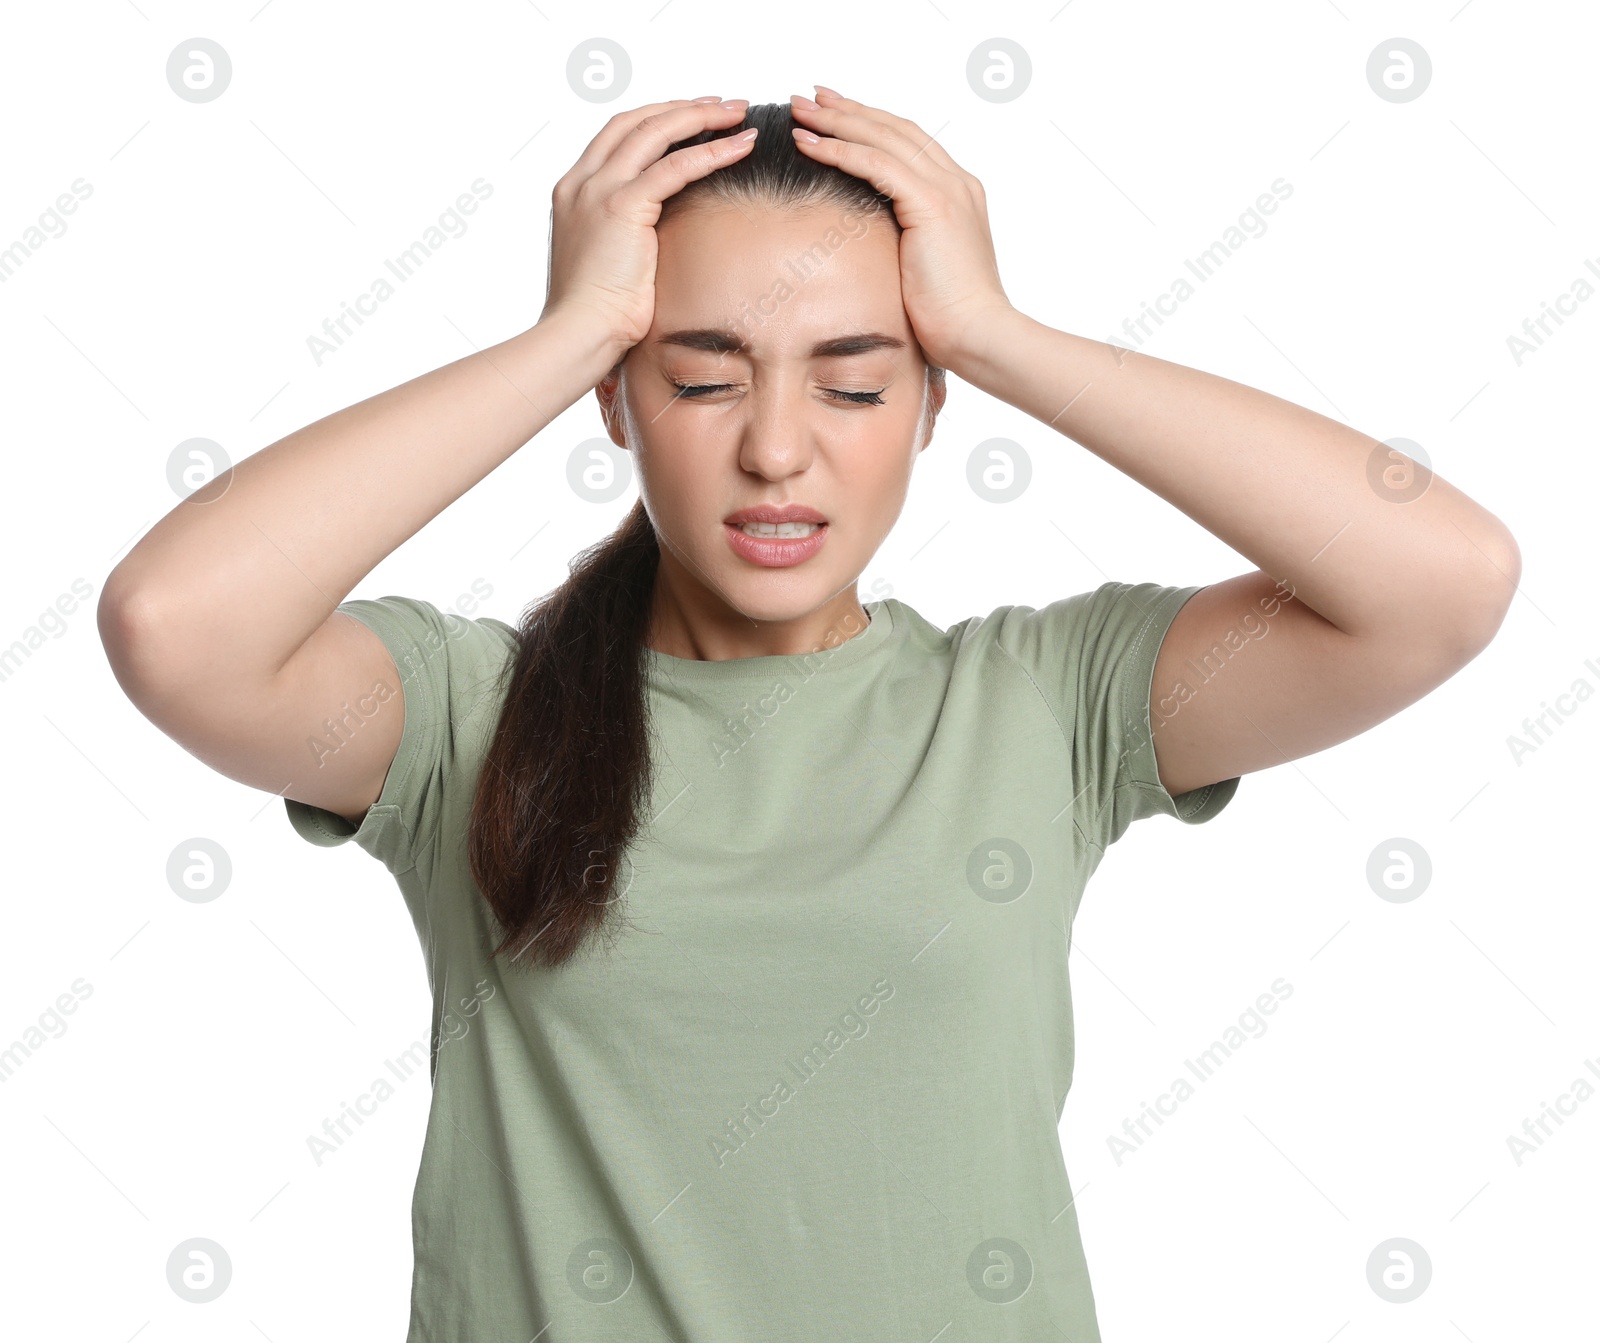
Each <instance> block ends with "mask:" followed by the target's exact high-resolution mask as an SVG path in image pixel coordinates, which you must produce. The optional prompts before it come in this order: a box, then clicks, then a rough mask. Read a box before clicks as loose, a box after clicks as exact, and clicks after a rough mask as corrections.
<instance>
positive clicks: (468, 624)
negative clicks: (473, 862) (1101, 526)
mask: <svg viewBox="0 0 1600 1343" xmlns="http://www.w3.org/2000/svg"><path fill="white" fill-rule="evenodd" d="M1199 590H1200V588H1199V587H1198V586H1194V587H1183V588H1174V587H1163V586H1159V585H1157V584H1153V583H1140V584H1124V583H1107V584H1104V585H1103V586H1101V587H1100V588H1098V589H1096V590H1095V591H1093V592H1089V593H1082V594H1079V595H1077V596H1073V597H1068V598H1065V599H1063V600H1060V601H1056V602H1052V603H1050V604H1048V605H1046V606H1044V607H1042V608H1040V609H1037V610H1035V609H1033V608H1030V607H1026V606H1008V607H1001V608H999V609H997V610H995V611H994V612H993V613H991V614H990V615H987V616H974V617H972V618H970V619H967V620H965V621H962V622H960V623H959V624H956V625H954V626H952V627H950V628H949V629H947V630H940V629H938V628H936V627H935V626H933V625H931V624H930V623H929V622H928V621H926V620H925V619H923V617H922V616H920V615H919V614H918V613H917V612H916V611H915V610H913V609H912V608H911V607H909V606H907V605H906V604H905V603H904V602H901V601H898V600H896V599H894V598H886V599H884V600H881V601H873V602H868V603H866V609H867V611H868V613H869V615H870V617H871V620H870V623H869V624H868V625H867V627H866V628H865V630H864V631H862V632H860V633H856V634H854V635H853V637H852V634H851V631H848V630H846V631H843V632H841V636H840V640H841V641H840V642H839V643H838V644H837V646H836V647H832V648H828V649H823V650H821V651H820V652H818V653H816V654H813V655H809V656H808V657H806V658H800V657H794V658H790V657H757V658H742V659H735V660H731V661H721V662H700V661H694V660H690V659H684V658H676V657H671V656H668V655H665V654H661V653H658V652H656V651H655V650H650V651H649V652H648V654H647V658H648V661H649V678H650V702H651V714H652V724H653V730H654V733H655V736H656V742H655V746H654V748H653V749H654V751H655V755H654V759H655V761H656V764H655V773H654V783H653V790H654V791H653V799H652V801H651V804H650V805H649V807H648V808H647V810H646V812H645V815H646V816H647V817H649V818H652V819H651V821H650V824H649V825H648V828H647V829H646V830H645V831H643V832H642V833H641V835H640V837H639V838H638V839H636V840H635V842H634V844H633V845H631V846H630V847H629V850H628V853H627V857H628V860H629V861H628V862H627V863H626V864H625V866H626V868H627V871H626V872H625V873H624V875H623V877H622V878H621V880H622V881H623V883H624V885H625V888H626V894H625V896H624V898H623V901H622V909H621V910H620V911H614V912H613V913H614V914H615V913H617V912H620V913H622V914H623V915H624V916H625V922H624V923H623V924H621V925H619V926H620V927H621V929H622V931H621V935H620V937H619V938H618V939H617V940H616V941H615V943H614V945H609V946H608V945H606V943H605V942H604V941H603V940H602V941H600V942H591V943H590V944H589V946H588V950H587V951H586V952H583V953H580V956H579V958H578V959H577V960H575V961H572V962H569V963H568V964H567V965H566V966H563V967H561V968H560V969H557V970H553V971H552V970H543V969H540V970H528V969H525V968H520V967H518V966H515V965H506V966H501V965H500V964H499V963H498V962H491V961H490V960H489V959H488V957H487V955H486V953H487V951H488V949H489V948H490V947H492V946H493V945H494V944H495V943H496V942H497V941H498V940H499V933H498V930H497V929H496V927H495V926H494V924H493V920H492V915H491V914H490V912H489V910H488V907H487V905H486V904H485V903H484V901H483V898H482V896H481V894H480V893H479V892H478V890H477V889H476V887H475V885H474V884H473V882H472V880H471V877H470V875H469V872H468V868H467V862H466V851H465V837H466V832H467V821H468V815H469V811H470V808H471V803H472V795H473V787H474V785H475V783H476V780H477V774H478V772H479V770H480V769H481V768H482V761H483V758H484V755H485V752H486V750H487V747H488V743H489V740H490V737H491V735H492V733H493V731H494V728H495V725H496V722H497V720H498V716H499V708H500V703H501V696H502V694H503V683H502V682H501V681H500V680H499V673H500V671H501V669H502V667H503V666H504V665H505V663H506V660H507V658H508V657H509V656H510V655H511V653H512V651H513V649H514V637H515V636H514V631H513V630H512V628H511V627H510V626H509V625H507V624H505V623H504V622H502V621H499V620H494V619H491V618H487V617H484V618H479V619H466V618H464V617H461V616H455V615H449V616H447V615H445V614H444V613H442V612H441V611H440V610H439V609H438V608H437V607H435V606H433V605H431V604H430V603H428V602H425V601H419V600H416V599H413V598H407V597H384V598H381V599H379V600H376V601H366V600H353V601H347V602H345V603H344V604H343V605H342V606H341V607H340V608H339V609H340V610H341V611H345V612H348V613H349V614H350V615H352V616H354V617H356V618H357V619H358V620H361V621H362V622H363V623H365V624H367V625H368V626H370V627H371V628H372V629H373V630H375V631H376V632H377V633H378V635H379V636H380V637H381V638H382V639H383V640H384V642H385V644H386V645H387V646H388V648H389V650H390V652H391V653H392V654H393V656H394V659H395V663H396V666H397V667H398V668H399V670H400V673H401V677H402V681H403V686H404V691H403V694H404V705H405V729H404V733H403V736H402V739H401V742H400V746H399V749H398V751H397V753H396V755H395V760H394V764H393V765H392V767H391V768H390V770H389V774H388V777H387V779H386V780H385V782H384V785H383V792H382V795H381V796H380V797H379V799H378V801H377V803H376V804H375V805H374V806H373V807H372V809H371V810H370V811H369V812H368V813H367V815H366V817H365V818H364V820H363V822H362V824H361V825H360V827H359V828H352V827H351V826H350V825H349V824H348V823H347V822H346V821H344V820H343V819H342V818H340V817H338V816H336V815H334V814H333V813H331V812H328V811H324V810H321V809H319V808H315V807H310V806H306V805H304V804H302V803H299V802H295V801H292V800H288V799H286V801H287V806H288V812H289V819H290V821H291V822H292V823H293V825H294V828H295V829H296V830H297V831H298V832H299V834H301V835H302V836H304V837H305V838H306V839H307V840H309V841H311V842H312V843H314V844H320V845H334V844H341V843H344V842H345V841H347V840H350V839H354V840H355V842H356V843H357V844H359V845H360V846H361V847H362V848H364V849H366V850H367V851H368V852H369V853H371V854H373V855H374V856H375V857H377V858H379V859H380V860H381V861H382V862H383V863H384V865H385V866H386V867H387V868H388V869H389V871H390V872H391V873H392V874H393V875H394V877H395V879H396V880H397V882H398V884H399V887H400V890H401V893H402V894H403V896H404V898H405V900H406V903H407V905H408V907H409V909H410V912H411V915H412V918H413V921H414V922H415V925H416V928H417V933H418V936H419V937H420V939H421V941H422V946H423V951H424V956H425V959H426V962H427V966H428V971H429V981H430V984H431V987H432V991H433V999H434V1017H433V1029H432V1032H431V1038H432V1046H431V1055H432V1057H431V1059H430V1071H431V1073H432V1078H433V1098H432V1108H431V1111H430V1114H429V1119H428V1126H427V1132H426V1136H425V1139H424V1143H423V1150H422V1161H421V1168H420V1171H419V1174H418V1178H417V1183H416V1189H415V1195H414V1202H413V1210H412V1231H413V1238H414V1246H415V1254H416V1260H415V1271H414V1276H413V1281H412V1303H411V1325H410V1330H409V1333H408V1334H407V1343H527V1340H530V1339H533V1338H535V1337H536V1336H537V1338H538V1339H539V1343H613V1341H615V1343H645V1340H655V1339H681V1340H685V1343H800V1341H801V1340H804V1341H805V1343H824V1341H825V1343H837V1340H841V1339H875V1340H882V1341H883V1343H926V1340H928V1339H932V1338H935V1337H937V1338H938V1339H939V1340H940V1343H958V1340H960V1341H961V1343H1006V1341H1007V1340H1016V1341H1017V1343H1043V1340H1046V1339H1073V1340H1075V1341H1076V1343H1096V1340H1098V1339H1099V1336H1100V1335H1099V1330H1098V1328H1097V1326H1096V1323H1095V1310H1094V1297H1093V1293H1092V1291H1091V1288H1090V1281H1089V1274H1088V1267H1087V1264H1086V1263H1085V1259H1084V1253H1083V1247H1082V1244H1081V1242H1080V1239H1079V1233H1078V1221H1077V1216H1076V1213H1075V1211H1074V1209H1073V1205H1072V1189H1071V1185H1070V1183H1069V1181H1068V1177H1067V1170H1066V1166H1065V1162H1064V1160H1063V1156H1062V1150H1061V1143H1060V1138H1059V1134H1058V1125H1059V1123H1060V1119H1061V1114H1062V1107H1063V1105H1064V1104H1065V1101H1066V1096H1067V1089H1068V1087H1069V1086H1070V1085H1071V1082H1072V1066H1073V1025H1072V1003H1071V998H1070V992H1069V976H1068V951H1069V949H1070V945H1071V926H1072V919H1073V916H1074V915H1075V913H1076V912H1077V909H1078V905H1079V901H1080V900H1081V898H1082V896H1083V891H1084V884H1085V882H1086V881H1087V880H1088V877H1089V875H1090V873H1091V872H1093V871H1094V869H1095V868H1096V866H1097V865H1098V863H1099V861H1100V859H1101V857H1102V856H1103V854H1104V852H1105V848H1106V846H1107V845H1109V844H1111V843H1113V842H1114V841H1116V840H1117V839H1119V838H1120V837H1121V836H1122V834H1123V833H1124V831H1125V830H1126V829H1127V827H1128V825H1129V824H1130V823H1131V822H1133V821H1135V820H1138V819H1140V818H1142V817H1145V816H1152V815H1155V814H1157V813H1164V814H1165V815H1168V816H1175V817H1177V818H1178V819H1179V820H1180V821H1184V822H1188V823H1191V824H1193V823H1198V822H1201V821H1206V820H1209V819H1211V818H1212V817H1213V816H1215V815H1217V813H1218V812H1220V811H1221V810H1222V809H1223V807H1224V806H1226V805H1227V803H1228V801H1229V800H1230V799H1231V798H1232V797H1233V794H1234V792H1235V791H1236V789H1237V787H1238V782H1239V781H1238V779H1237V778H1234V779H1228V780H1225V781H1223V782H1219V783H1214V784H1209V785H1207V786H1206V787H1203V788H1196V789H1194V790H1192V791H1190V792H1186V793H1183V794H1180V795H1179V796H1177V797H1173V796H1171V795H1169V794H1168V793H1167V792H1166V790H1165V789H1164V788H1162V786H1161V784H1160V782H1159V780H1158V778H1157V775H1156V766H1155V755H1154V750H1153V746H1152V742H1151V732H1150V715H1149V693H1150V687H1151V679H1152V674H1153V671H1154V667H1155V659H1156V652H1157V650H1158V648H1159V647H1160V644H1161V640H1162V638H1163V636H1164V635H1165V633H1166V630H1167V628H1168V626H1169V625H1170V624H1171V621H1172V619H1173V617H1174V616H1175V615H1176V614H1177V612H1178V608H1179V607H1181V606H1182V605H1183V603H1184V602H1185V601H1187V600H1188V599H1189V598H1190V597H1191V596H1193V595H1194V594H1195V593H1196V592H1198V591H1199ZM1180 712H1181V709H1180Z"/></svg>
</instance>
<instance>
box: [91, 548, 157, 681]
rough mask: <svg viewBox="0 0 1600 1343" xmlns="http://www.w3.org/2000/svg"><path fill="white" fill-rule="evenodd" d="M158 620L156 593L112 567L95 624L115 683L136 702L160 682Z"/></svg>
mask: <svg viewBox="0 0 1600 1343" xmlns="http://www.w3.org/2000/svg"><path fill="white" fill-rule="evenodd" d="M159 619H160V617H159V604H158V602H157V600H156V598H155V594H154V593H153V592H152V591H151V590H150V589H149V588H146V587H141V586H138V585H136V584H134V583H132V582H131V581H129V579H128V578H127V576H126V575H125V574H124V573H123V571H121V570H120V569H113V570H112V571H111V573H110V575H109V576H108V577H107V578H106V581H105V586H104V587H103V588H101V590H100V601H99V603H98V605H97V606H96V607H95V626H96V628H97V629H98V630H99V633H100V646H101V647H102V648H103V649H104V650H105V654H106V661H107V662H108V663H110V665H111V671H112V674H113V675H114V676H115V677H116V678H117V684H118V685H120V686H121V687H122V689H123V691H124V692H125V693H126V694H127V695H128V697H129V698H130V699H132V700H134V701H135V703H137V702H138V701H139V699H140V698H141V697H142V696H144V695H147V694H148V693H149V692H150V690H151V689H152V688H153V687H154V686H156V685H158V684H159V683H160V672H161V668H162V665H163V662H164V658H163V656H162V653H161V649H162V647H163V643H162V639H161V636H160V634H159V632H158V630H159Z"/></svg>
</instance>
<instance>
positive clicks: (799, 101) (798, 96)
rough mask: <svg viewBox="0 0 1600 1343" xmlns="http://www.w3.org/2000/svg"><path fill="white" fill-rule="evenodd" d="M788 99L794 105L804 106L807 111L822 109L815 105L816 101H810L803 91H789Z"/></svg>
mask: <svg viewBox="0 0 1600 1343" xmlns="http://www.w3.org/2000/svg"><path fill="white" fill-rule="evenodd" d="M789 101H790V102H791V103H793V104H794V105H795V106H796V107H801V108H804V109H805V110H806V111H807V112H820V111H821V110H822V109H821V108H820V107H818V106H817V104H816V103H814V102H812V101H811V99H809V98H807V97H806V96H805V95H804V94H803V93H791V94H790V95H789Z"/></svg>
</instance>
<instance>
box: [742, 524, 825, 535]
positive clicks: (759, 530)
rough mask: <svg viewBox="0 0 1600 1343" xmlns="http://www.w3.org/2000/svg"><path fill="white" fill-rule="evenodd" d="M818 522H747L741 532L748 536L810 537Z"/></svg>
mask: <svg viewBox="0 0 1600 1343" xmlns="http://www.w3.org/2000/svg"><path fill="white" fill-rule="evenodd" d="M821 525H822V524H821V523H817V522H747V523H745V524H744V525H743V526H742V527H741V528H740V529H739V530H740V531H742V532H744V533H745V534H746V535H748V536H810V535H811V533H812V532H814V531H816V530H817V528H818V527H819V526H821Z"/></svg>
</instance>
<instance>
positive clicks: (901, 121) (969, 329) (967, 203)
mask: <svg viewBox="0 0 1600 1343" xmlns="http://www.w3.org/2000/svg"><path fill="white" fill-rule="evenodd" d="M817 103H818V106H817V107H815V108H809V107H806V106H804V105H803V104H799V103H796V102H794V100H793V99H791V105H790V112H791V114H792V115H793V117H794V119H795V121H796V123H798V125H797V129H796V133H795V137H794V140H795V144H796V145H797V146H799V148H800V149H801V150H802V151H803V152H804V153H806V154H809V155H810V156H811V157H812V158H815V159H817V160H818V161H819V162H822V163H829V164H832V165H833V166H834V167H837V168H841V169H843V170H844V171H845V172H847V173H850V174H852V175H853V176H855V177H860V178H864V179H865V180H866V181H867V182H869V183H871V184H872V186H873V187H875V188H876V189H877V190H879V191H881V192H883V194H884V195H886V196H891V197H893V198H894V212H895V218H896V219H898V220H899V221H900V227H901V228H902V229H903V230H904V232H903V233H902V234H901V235H900V289H901V294H902V296H903V299H904V302H905V307H906V316H907V317H908V318H910V320H911V328H912V330H913V332H914V333H915V334H916V337H917V343H918V344H919V345H921V346H922V349H923V353H924V354H925V355H926V356H927V358H928V362H929V363H930V364H934V365H937V366H938V367H940V368H948V369H951V370H952V371H953V372H955V374H956V375H957V376H958V377H959V376H961V366H962V363H963V361H964V359H965V357H966V355H967V353H968V352H970V351H973V350H975V349H982V348H983V345H982V340H983V332H984V331H985V329H986V328H989V327H990V326H992V325H993V324H995V323H997V322H1003V321H1004V320H1005V319H1006V318H1007V317H1009V316H1011V315H1013V314H1014V313H1015V311H1016V310H1015V309H1014V308H1013V307H1012V305H1011V300H1010V299H1008V298H1007V297H1006V292H1005V290H1004V289H1003V288H1002V287H1001V285H1000V271H999V267H998V266H997V265H996V263H995V255H994V241H993V240H992V239H991V238H990V236H989V212H988V208H987V206H986V205H985V202H984V194H983V184H982V183H981V182H979V181H978V179H977V178H976V177H974V176H973V175H972V174H971V173H969V172H967V171H966V170H965V169H963V168H962V167H961V166H960V165H959V164H958V163H956V161H955V160H954V159H952V158H951V157H950V155H949V154H947V153H946V152H945V151H944V148H943V146H941V145H940V144H939V142H938V141H937V140H935V139H934V138H933V137H932V136H931V135H928V134H927V133H926V132H925V131H923V130H922V129H921V128H920V127H919V126H917V125H916V124H915V123H914V122H910V121H907V120H906V119H905V118H904V117H897V116H891V115H890V114H889V113H888V112H884V111H880V110H879V109H878V108H876V107H868V106H867V105H866V104H865V103H858V102H855V101H853V100H851V99H849V98H844V97H841V96H840V95H838V94H837V93H834V92H833V90H831V89H824V88H823V87H822V86H820V85H818V86H817ZM800 127H804V128H807V129H810V130H812V131H814V132H815V133H816V134H817V135H819V136H821V138H820V139H819V140H817V141H816V142H815V143H812V142H810V141H808V140H806V139H805V137H804V135H802V134H801V133H800V130H799V128H800Z"/></svg>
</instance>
